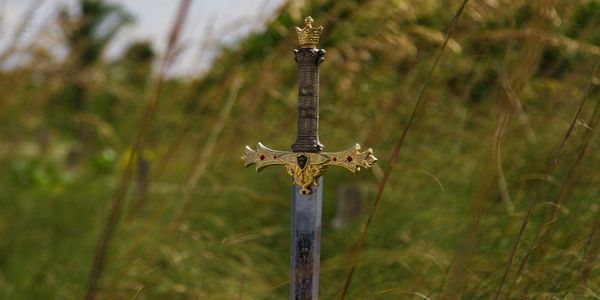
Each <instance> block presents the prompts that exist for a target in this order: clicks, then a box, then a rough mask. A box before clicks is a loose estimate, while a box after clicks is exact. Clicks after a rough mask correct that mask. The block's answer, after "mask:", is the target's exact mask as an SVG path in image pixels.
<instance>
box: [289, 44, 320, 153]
mask: <svg viewBox="0 0 600 300" xmlns="http://www.w3.org/2000/svg"><path fill="white" fill-rule="evenodd" d="M324 55H325V50H323V49H316V48H300V49H295V50H294V56H295V60H296V63H298V134H297V136H296V142H295V143H294V144H293V145H292V150H293V151H294V152H320V151H321V150H323V145H322V144H321V142H320V141H319V65H320V64H321V62H323V60H324V59H325V58H324V57H323V56H324Z"/></svg>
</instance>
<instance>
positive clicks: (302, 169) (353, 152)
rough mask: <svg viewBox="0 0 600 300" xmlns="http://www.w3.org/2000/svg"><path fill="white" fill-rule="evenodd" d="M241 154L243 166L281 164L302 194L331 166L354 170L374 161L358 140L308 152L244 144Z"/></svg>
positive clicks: (368, 150) (258, 166)
mask: <svg viewBox="0 0 600 300" xmlns="http://www.w3.org/2000/svg"><path fill="white" fill-rule="evenodd" d="M241 158H242V160H243V161H244V165H245V166H246V167H248V166H250V165H252V164H256V171H258V172H260V171H262V170H263V169H264V168H266V167H269V166H275V165H283V166H284V167H285V169H286V171H287V172H288V174H290V176H292V177H293V178H294V184H297V185H298V186H300V193H301V194H303V195H308V194H310V193H312V191H311V187H312V186H316V185H318V184H319V183H318V178H319V177H320V176H321V175H323V173H325V171H326V170H327V168H329V167H331V166H336V167H342V168H345V169H347V170H349V171H351V172H352V173H355V172H357V171H360V170H361V168H363V169H367V168H370V167H371V166H372V165H373V164H374V163H375V162H376V161H377V158H375V156H373V150H372V149H371V148H369V149H367V150H366V151H361V148H360V145H359V144H356V145H354V147H352V148H349V149H347V150H344V151H340V152H321V153H311V152H287V151H277V150H273V149H270V148H268V147H265V146H264V145H263V144H261V143H258V145H257V146H256V151H255V150H253V149H252V148H250V147H248V146H246V150H245V151H244V155H243V156H242V157H241Z"/></svg>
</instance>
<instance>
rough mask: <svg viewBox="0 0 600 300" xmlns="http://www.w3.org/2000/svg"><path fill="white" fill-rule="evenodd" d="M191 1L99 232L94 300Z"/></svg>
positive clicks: (89, 293)
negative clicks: (101, 229) (134, 164)
mask: <svg viewBox="0 0 600 300" xmlns="http://www.w3.org/2000/svg"><path fill="white" fill-rule="evenodd" d="M190 4H191V0H182V1H181V3H180V5H179V10H178V14H177V17H176V19H175V24H174V25H173V28H172V30H171V34H170V36H169V43H168V46H167V49H166V52H165V55H164V56H163V59H162V62H161V65H160V68H159V69H158V72H157V74H156V76H155V80H154V83H153V86H152V93H150V98H149V99H148V102H147V103H146V105H145V107H144V111H143V116H142V122H141V124H140V127H139V131H138V134H137V136H136V140H135V143H134V148H133V151H131V153H130V155H129V158H128V161H127V165H126V167H125V170H124V171H123V174H122V176H121V180H120V181H119V185H118V188H117V190H116V192H115V197H114V199H113V202H112V205H111V208H110V211H109V212H108V215H107V219H106V222H105V226H104V229H103V231H102V233H101V235H100V238H99V240H98V244H97V246H96V249H95V254H94V259H93V261H92V266H91V270H90V275H89V279H88V287H87V290H86V295H85V299H88V300H92V299H96V297H97V293H98V282H99V280H100V276H101V275H102V271H103V269H104V265H105V263H106V255H107V251H108V248H109V246H110V243H111V241H112V239H113V236H114V232H115V230H116V228H117V225H118V223H119V219H120V217H121V214H122V210H123V202H124V201H125V197H126V195H127V192H128V190H129V186H130V185H131V181H132V176H133V173H134V167H133V163H134V158H135V157H136V155H137V153H139V152H140V150H141V149H143V145H144V142H145V139H146V136H147V133H148V130H149V129H150V126H151V124H152V121H153V119H154V115H155V113H156V108H157V105H158V99H159V95H160V91H161V89H162V85H163V81H164V77H165V73H166V72H167V70H168V67H169V66H170V64H171V60H172V58H173V53H174V49H175V45H176V43H177V40H178V37H179V34H180V32H181V31H182V29H183V23H184V21H185V18H186V16H187V12H188V10H189V6H190Z"/></svg>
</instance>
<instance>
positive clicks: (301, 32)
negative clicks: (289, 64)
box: [296, 17, 323, 48]
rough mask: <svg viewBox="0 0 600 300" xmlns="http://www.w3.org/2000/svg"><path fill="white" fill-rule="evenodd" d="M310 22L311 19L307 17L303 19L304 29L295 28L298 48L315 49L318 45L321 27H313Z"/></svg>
mask: <svg viewBox="0 0 600 300" xmlns="http://www.w3.org/2000/svg"><path fill="white" fill-rule="evenodd" d="M312 22H313V18H311V17H307V18H306V19H304V25H305V26H304V28H298V27H296V33H297V34H298V44H300V48H317V45H318V44H319V38H320V37H321V32H322V31H323V26H319V27H313V26H312Z"/></svg>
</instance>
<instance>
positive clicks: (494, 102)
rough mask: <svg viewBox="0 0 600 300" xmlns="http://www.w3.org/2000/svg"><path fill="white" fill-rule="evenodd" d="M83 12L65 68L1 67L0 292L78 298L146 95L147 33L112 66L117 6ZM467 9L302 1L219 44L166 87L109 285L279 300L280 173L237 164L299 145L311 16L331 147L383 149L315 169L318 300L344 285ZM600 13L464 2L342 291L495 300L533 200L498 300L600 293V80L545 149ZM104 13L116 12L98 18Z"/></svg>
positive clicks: (596, 38)
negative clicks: (350, 193)
mask: <svg viewBox="0 0 600 300" xmlns="http://www.w3.org/2000/svg"><path fill="white" fill-rule="evenodd" d="M80 4H81V9H82V10H81V13H82V15H81V16H80V18H78V19H77V18H76V19H73V18H75V17H74V16H68V15H64V14H63V19H62V20H63V21H64V22H63V25H65V26H64V30H65V40H64V41H63V43H64V44H65V45H67V46H68V47H70V48H69V53H68V55H67V57H66V58H65V60H56V59H55V60H51V61H47V59H45V58H44V57H45V56H43V55H42V54H38V55H33V58H32V62H31V64H30V65H27V66H24V67H22V68H19V69H16V70H5V71H3V72H2V73H1V74H0V89H2V91H3V97H2V99H0V106H1V107H2V110H0V118H1V120H2V122H0V134H1V140H2V143H1V144H0V153H1V156H0V166H1V167H2V170H4V172H2V173H1V174H0V237H2V238H1V239H0V298H6V299H40V298H60V299H63V298H66V299H72V298H81V297H82V295H83V294H84V292H85V288H86V284H87V276H88V274H89V270H90V266H91V264H92V258H93V254H94V251H96V248H95V247H97V244H96V243H97V240H98V238H99V236H100V232H101V230H102V228H103V227H104V225H105V222H107V215H108V213H109V209H110V207H111V205H112V201H113V197H114V196H113V195H114V194H115V191H116V190H117V189H118V187H120V183H121V182H122V180H123V178H124V177H123V170H124V168H125V165H126V163H127V161H128V159H129V156H130V154H131V152H132V147H133V142H134V138H135V136H136V134H137V132H138V131H139V130H140V128H139V127H140V125H139V124H140V120H141V116H142V114H143V112H144V111H145V109H146V108H147V107H146V104H147V103H148V99H149V98H150V97H152V96H151V95H152V91H154V88H155V86H153V85H152V82H153V81H152V79H153V77H152V74H153V70H152V67H153V62H154V60H155V57H156V55H155V53H154V50H153V49H152V47H151V45H149V44H148V43H144V42H139V43H135V44H132V46H131V47H130V48H129V50H128V51H126V53H125V54H124V55H123V57H122V58H120V59H118V60H116V61H114V62H110V63H109V62H106V61H104V60H103V59H102V55H101V53H102V52H103V49H105V47H106V45H108V43H109V42H110V40H111V38H112V37H113V36H114V33H115V32H116V31H117V30H118V29H119V28H122V25H124V24H126V23H127V22H126V20H128V17H126V16H127V14H126V13H124V12H123V11H122V10H121V9H120V8H118V7H117V6H114V5H110V4H107V3H105V2H103V1H91V0H90V1H81V2H80ZM459 4H460V3H459V1H433V0H399V1H308V2H307V3H306V4H305V5H303V6H298V5H295V4H292V3H290V4H288V5H286V6H284V7H283V8H282V10H281V11H280V13H279V14H278V16H276V17H275V18H274V19H273V20H272V21H271V22H269V23H268V24H266V27H265V29H264V31H263V32H258V33H254V34H252V35H250V36H249V37H247V38H246V39H244V40H242V41H240V42H239V44H238V45H236V46H235V47H230V48H227V49H223V50H222V51H221V55H220V56H219V57H218V58H217V59H216V60H215V61H214V63H213V66H212V68H211V70H210V72H208V73H207V74H206V75H203V76H202V77H199V78H195V79H170V80H168V81H167V82H165V84H164V85H163V86H162V92H161V93H160V95H159V96H158V97H159V105H158V108H157V114H156V118H155V120H154V122H153V123H152V124H151V126H150V128H149V129H148V134H147V136H146V141H145V147H144V149H143V153H142V155H140V156H139V157H138V156H136V157H134V158H133V159H134V161H136V162H137V164H138V166H139V169H138V170H136V171H137V172H136V177H134V179H133V185H132V186H131V188H130V189H129V193H128V197H127V199H126V201H125V205H124V213H123V215H122V216H121V218H120V223H119V227H118V228H117V230H116V231H115V233H114V239H113V242H112V244H111V245H110V247H109V252H108V259H107V261H106V265H105V268H104V269H105V272H104V273H103V276H102V277H101V280H100V287H101V290H100V294H99V296H100V297H101V298H102V299H134V298H135V299H173V298H175V299H179V298H181V299H282V298H285V297H287V293H288V272H289V270H288V261H289V224H290V215H289V210H290V203H289V199H288V198H289V178H288V177H287V176H286V175H284V172H283V170H277V169H273V170H270V169H267V170H265V171H264V172H261V174H258V175H257V174H255V172H254V170H252V169H248V170H244V169H243V167H242V166H241V163H240V161H239V156H240V154H241V152H242V150H243V147H244V146H245V145H246V144H250V145H253V143H255V142H256V141H261V142H263V143H265V144H266V145H268V146H270V147H272V148H277V149H288V148H289V145H290V144H291V143H292V142H293V140H294V138H293V137H294V134H295V132H296V128H295V126H296V121H295V118H294V115H295V110H296V74H297V73H296V72H297V70H296V65H295V63H294V61H293V56H292V53H291V49H292V48H293V47H294V45H295V43H296V41H295V39H296V37H295V32H294V30H293V27H294V26H300V25H301V24H302V20H303V18H304V16H306V15H309V14H310V15H312V16H313V17H314V18H315V20H316V23H317V24H319V25H321V24H322V25H324V26H325V33H324V37H323V41H322V46H323V47H324V48H326V50H327V54H326V60H325V62H324V63H323V64H322V65H321V89H320V95H321V125H320V128H321V140H322V141H323V143H324V144H325V145H326V149H327V150H328V151H329V150H331V151H334V150H338V149H345V148H346V147H348V146H349V145H351V144H353V143H355V142H359V143H361V144H362V145H363V146H366V147H372V148H373V149H375V155H376V156H377V157H378V158H379V159H380V160H379V163H378V165H379V167H378V168H374V170H373V172H363V173H361V174H357V175H350V174H346V173H344V172H342V171H339V170H331V171H329V172H328V173H327V175H326V177H325V192H324V194H325V196H324V197H325V199H324V216H323V224H324V226H323V232H322V243H323V244H322V267H321V271H322V273H321V298H323V299H335V298H339V296H340V290H341V288H342V286H343V282H344V279H345V278H346V275H347V272H348V269H349V267H350V266H349V254H350V253H351V250H352V247H353V245H354V243H355V241H356V239H357V237H358V235H359V232H360V230H361V228H362V224H363V223H364V221H365V218H366V216H367V214H368V212H369V209H371V205H370V204H371V201H372V199H374V195H375V193H376V190H377V187H378V182H379V179H380V176H381V173H382V169H384V168H385V167H386V165H387V163H388V157H389V156H390V153H391V151H392V148H393V145H394V144H395V142H396V141H397V139H398V138H399V137H400V134H401V131H402V130H403V129H404V126H405V124H406V120H407V119H408V118H409V113H410V111H411V109H412V107H413V106H414V100H415V97H416V96H417V94H418V90H419V89H420V87H421V86H422V84H423V82H424V80H425V76H426V74H427V71H428V70H429V68H430V66H431V64H432V62H433V60H434V58H435V55H436V54H437V53H438V51H439V48H440V46H441V44H442V42H443V40H444V34H445V31H446V29H447V28H446V27H447V26H448V23H449V21H450V19H451V18H452V16H453V13H454V10H455V9H456V8H457V7H458V5H459ZM599 7H600V5H599V4H598V2H597V1H591V0H590V1H588V0H574V1H554V2H553V1H541V0H540V1H534V2H531V1H524V0H523V1H521V0H519V1H472V2H469V4H468V5H467V7H466V10H465V13H464V15H463V17H462V18H461V19H460V20H459V22H458V25H457V27H456V28H455V30H454V32H453V38H452V39H450V40H449V43H448V47H447V49H446V52H445V53H444V54H443V56H442V59H441V61H440V64H439V67H438V69H437V71H436V72H435V73H434V75H433V78H432V81H431V84H430V86H429V87H428V90H427V92H426V94H425V97H424V98H423V101H424V102H423V105H422V106H421V107H420V109H419V110H418V111H417V115H416V119H415V123H414V124H413V127H412V128H410V131H409V133H408V137H407V139H406V142H405V144H404V148H402V149H401V151H400V156H399V158H398V160H397V162H396V165H395V168H394V170H393V172H392V174H391V177H390V181H389V183H388V186H386V190H385V193H384V194H383V199H382V202H381V204H380V206H379V208H378V210H377V212H376V214H375V217H374V219H373V223H372V224H371V229H370V231H369V235H368V238H367V241H366V245H365V249H364V251H363V252H362V254H361V256H360V259H359V262H358V268H357V271H356V273H355V276H354V279H353V281H352V284H351V286H350V293H349V295H348V298H347V299H412V298H417V299H418V298H425V297H430V298H432V299H437V298H448V299H453V298H454V299H458V298H461V299H492V298H493V297H494V295H495V292H496V290H497V288H498V286H499V284H500V281H501V278H502V275H503V271H504V268H505V266H506V262H507V260H508V258H509V255H510V251H511V248H512V246H513V244H514V242H515V238H516V236H517V233H518V231H519V226H520V225H521V222H522V220H523V217H524V215H525V212H526V211H527V209H528V207H529V204H530V203H531V201H533V200H535V202H534V206H533V210H532V215H531V217H530V219H529V225H528V227H527V230H526V231H525V234H524V235H523V237H522V240H521V242H520V247H519V248H518V249H517V252H516V256H515V259H514V265H513V268H512V269H511V272H510V273H509V276H508V280H507V281H506V284H505V287H504V290H503V294H502V298H509V299H555V298H557V299H594V298H597V297H598V295H599V294H600V290H599V285H598V282H600V268H599V266H600V264H599V262H598V251H597V249H598V248H600V242H599V234H600V229H599V228H598V226H599V225H598V224H600V223H599V221H598V215H599V213H600V203H599V202H598V199H597V198H598V194H599V193H600V191H599V187H600V173H598V172H597V170H598V168H599V167H600V155H598V151H597V150H598V136H597V132H596V126H597V125H598V124H597V121H595V122H592V115H593V112H594V107H595V106H596V105H597V104H598V102H599V100H598V99H600V98H599V97H600V94H599V92H598V88H597V85H598V79H597V78H598V77H597V76H598V74H595V76H596V79H595V83H594V85H593V87H594V90H592V91H591V93H590V94H589V95H588V96H587V102H586V104H585V105H584V107H583V111H582V115H581V116H580V118H579V120H577V122H576V124H577V125H576V126H575V128H574V130H573V132H572V134H571V135H570V137H569V139H568V140H567V141H566V143H565V146H564V149H563V151H562V152H561V153H560V156H559V159H558V160H555V159H554V158H555V153H556V152H557V150H558V147H559V144H560V143H561V140H562V138H563V136H564V135H565V133H566V132H567V129H568V127H569V123H570V122H571V121H572V118H573V116H574V114H575V112H576V109H577V105H578V101H579V99H581V97H583V95H584V94H585V93H586V90H585V88H586V86H587V85H588V82H589V80H590V78H591V77H592V67H593V64H594V62H595V61H596V60H597V59H598V56H599V55H600V48H599V47H598V45H599V44H600V35H599V31H598V25H599V24H598V22H599V20H600V18H599V17H598V14H599V13H600V8H599ZM109 16H113V17H114V16H118V20H121V21H120V22H116V23H111V24H116V25H114V27H113V26H109V25H110V24H109V25H106V24H107V23H105V22H106V20H107V18H108V17H109ZM75 21H77V22H75ZM74 24H75V25H78V26H75V27H73V26H74ZM67 25H68V26H67ZM106 26H108V27H106ZM80 45H83V46H80ZM229 105H232V106H229ZM228 107H231V109H228ZM586 143H587V145H588V146H585V145H586ZM586 147H587V148H586ZM579 156H581V157H582V158H581V160H579V159H578V157H579ZM140 161H141V162H140ZM143 163H147V165H148V166H149V167H150V170H149V171H147V172H146V171H144V172H142V171H141V170H142V169H143V166H144V165H143ZM549 166H550V167H549ZM548 169H549V170H550V173H549V177H548V181H547V183H546V184H545V185H542V184H541V180H542V178H543V177H544V176H543V173H544V172H545V171H546V170H548ZM196 172H197V174H199V176H198V179H197V185H195V188H194V189H193V190H189V187H190V181H193V178H194V176H193V174H194V173H196ZM140 174H144V176H147V177H148V178H149V180H150V184H149V187H147V190H144V189H145V187H144V185H143V182H144V180H143V177H142V175H140ZM192 183H194V182H192ZM344 183H346V184H348V183H349V184H351V185H353V186H356V187H358V188H359V189H360V190H361V191H362V192H363V193H364V195H365V199H364V203H362V207H363V209H362V210H361V211H360V212H359V216H358V217H355V218H350V219H349V220H347V224H346V226H345V227H343V228H335V227H334V226H332V225H330V224H332V220H333V219H334V218H335V216H336V215H337V214H338V206H337V203H338V200H337V197H338V195H337V189H338V187H339V186H341V185H342V184H344ZM192 186H193V185H192ZM144 196H145V197H144ZM140 198H143V200H140ZM140 203H142V204H143V205H142V204H140ZM594 228H595V229H594ZM594 230H595V231H594ZM540 232H543V233H544V235H543V236H542V237H541V238H538V236H539V233H540ZM532 249H534V250H533V251H532ZM594 253H595V254H594ZM525 257H527V263H526V264H524V265H523V269H522V271H521V272H520V273H519V274H517V272H518V269H519V268H520V265H521V262H522V261H523V259H524V258H525Z"/></svg>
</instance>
